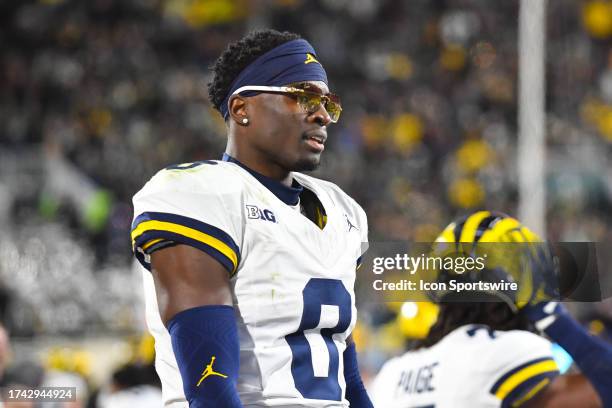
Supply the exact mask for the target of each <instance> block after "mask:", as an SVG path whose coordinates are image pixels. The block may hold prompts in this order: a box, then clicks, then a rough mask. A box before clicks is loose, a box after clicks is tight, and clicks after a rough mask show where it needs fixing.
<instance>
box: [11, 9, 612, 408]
mask: <svg viewBox="0 0 612 408" xmlns="http://www.w3.org/2000/svg"><path fill="white" fill-rule="evenodd" d="M546 13H547V14H546V20H547V29H546V42H547V44H546V56H547V64H546V81H547V84H546V111H547V116H546V149H547V156H548V160H547V164H546V166H547V177H546V189H547V202H546V219H547V223H548V228H547V235H548V238H549V239H552V240H561V241H587V240H588V241H598V242H611V240H610V238H611V235H612V229H611V228H610V227H611V224H612V163H611V158H612V155H611V152H612V47H611V44H612V2H610V1H604V0H584V1H574V0H554V1H549V2H548V7H547V12H546ZM517 18H518V2H517V1H504V2H492V1H485V0H435V1H426V0H415V1H409V2H408V1H393V0H380V1H376V0H317V1H308V2H307V1H305V0H276V1H263V0H242V1H240V0H238V1H230V0H124V1H118V0H93V1H89V2H80V1H69V0H40V1H20V2H2V3H1V4H0V45H1V50H0V225H2V227H1V231H2V234H0V292H1V293H0V320H1V322H2V324H3V325H4V326H5V327H6V329H7V331H8V333H9V334H10V346H9V341H8V340H7V339H4V336H0V372H3V377H4V382H5V383H6V382H7V381H13V382H17V383H23V384H26V385H36V384H40V382H41V381H44V382H45V383H46V384H59V383H62V384H64V383H66V384H68V383H69V384H79V387H81V388H87V387H88V388H89V392H94V391H95V390H96V389H98V388H99V387H102V390H103V391H102V392H103V393H104V392H107V391H108V389H109V384H111V383H113V382H114V384H115V386H129V385H133V384H129V383H130V381H128V380H126V378H136V377H137V378H138V379H139V380H137V381H136V382H138V381H140V382H142V383H154V379H152V378H151V377H150V371H148V370H147V364H149V363H150V362H151V359H152V356H153V354H152V343H151V339H150V338H148V337H146V336H145V335H144V333H145V330H146V329H145V325H144V321H143V310H142V296H141V283H140V276H139V275H138V272H137V271H135V270H134V269H133V265H132V258H131V253H130V242H129V230H130V222H131V217H132V209H131V196H132V195H133V194H134V192H135V191H137V190H138V189H139V188H140V187H141V186H142V184H143V183H144V182H145V181H146V180H147V179H148V178H150V177H151V176H152V175H153V174H154V173H155V172H156V171H157V170H158V169H160V168H163V167H165V166H167V165H170V164H174V163H180V162H189V161H194V160H201V159H208V158H218V157H220V155H221V153H222V151H223V148H224V146H225V129H224V124H223V122H222V121H221V118H220V117H219V115H218V114H217V113H216V112H215V111H214V110H213V109H212V107H211V106H210V104H209V103H208V101H207V97H206V87H205V84H206V83H207V82H208V80H209V75H210V74H209V72H208V70H207V67H208V66H209V65H210V64H211V63H212V61H213V60H214V58H216V57H217V56H218V55H219V53H220V52H221V51H222V50H223V49H224V47H225V45H226V44H227V43H228V42H230V41H233V40H235V39H238V38H240V37H241V36H242V35H243V34H244V33H246V32H247V31H249V30H251V29H254V28H261V27H271V28H276V29H279V30H290V31H295V32H298V33H300V34H302V35H303V36H305V37H306V38H307V39H309V40H310V41H312V43H313V44H314V45H315V47H316V49H317V51H318V56H319V57H320V58H319V59H320V60H321V61H322V62H323V63H324V65H325V67H326V69H327V71H328V76H329V78H330V88H331V89H332V90H334V91H336V92H337V93H338V94H340V95H341V97H342V100H343V106H344V112H343V116H342V118H341V120H340V122H339V123H338V125H335V126H333V127H332V128H331V129H330V138H329V140H328V146H326V147H327V149H326V153H325V155H324V164H323V166H322V167H321V169H320V170H319V171H318V172H317V175H318V176H320V177H322V178H326V179H329V180H332V181H334V182H335V183H337V184H339V185H340V186H341V187H342V188H343V189H344V190H345V191H347V192H348V193H349V194H350V195H351V196H353V197H354V198H355V199H356V200H357V201H358V202H359V203H360V204H361V205H362V206H363V207H364V208H365V210H366V212H367V213H368V216H369V222H370V240H372V241H376V240H393V239H400V240H414V241H421V242H425V241H428V240H431V239H433V238H434V237H435V235H436V234H437V233H438V232H439V231H440V230H441V228H442V227H443V226H444V225H445V224H447V223H448V222H449V221H450V220H451V219H452V218H453V217H455V216H457V215H459V214H463V213H465V212H467V211H469V210H472V209H476V208H488V209H496V210H500V211H504V212H507V213H510V214H516V210H517V203H518V198H519V197H518V193H517V168H516V166H517V164H516V163H517V160H516V159H517V157H516V146H517V77H518V72H517V68H518V55H517V35H518V33H517V29H518V27H517ZM405 310H410V312H409V313H411V314H414V313H416V311H415V310H416V309H415V308H414V305H412V306H411V307H410V308H408V309H406V308H405ZM574 312H575V314H576V316H577V317H578V318H580V319H581V320H582V321H583V322H584V323H585V324H590V327H591V329H592V330H593V331H595V332H597V333H600V334H601V335H603V336H606V335H607V334H606V332H607V331H608V332H609V327H610V326H609V325H608V322H609V321H610V319H611V318H612V306H611V305H610V303H609V302H607V304H606V303H601V304H590V305H581V306H580V307H576V308H575V309H574ZM393 316H394V315H393V312H392V311H389V310H387V309H386V308H376V307H372V308H364V309H363V310H362V311H361V315H360V317H361V322H360V326H359V327H358V331H357V333H356V334H357V338H358V341H359V342H360V349H361V350H363V351H362V353H361V357H362V362H361V367H362V369H363V371H364V376H365V377H366V379H367V377H368V376H369V375H371V374H373V373H375V372H376V370H377V368H378V367H379V366H380V364H381V363H382V362H383V361H384V359H385V358H386V357H388V356H389V355H391V354H394V353H395V354H397V353H399V352H400V351H401V349H402V347H403V342H402V340H401V339H402V336H400V335H399V333H400V332H401V331H400V329H399V326H398V325H397V324H395V323H396V322H395V320H393ZM607 328H608V329H607ZM0 334H1V333H0ZM127 363H130V364H131V365H130V366H128V367H124V368H123V369H122V370H120V371H117V370H118V369H119V368H120V367H121V366H122V365H123V364H127ZM130 370H132V371H130ZM67 372H71V373H73V374H71V375H67V374H65V373H67ZM126 372H127V373H128V374H127V376H126ZM113 373H114V375H113ZM83 380H84V381H86V384H87V385H86V384H85V383H82V382H81V381H83ZM62 381H63V382H62ZM126 384H127V385H126ZM91 406H94V405H91ZM107 406H108V405H107ZM115 406H119V405H115Z"/></svg>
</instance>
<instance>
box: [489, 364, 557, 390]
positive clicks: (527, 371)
mask: <svg viewBox="0 0 612 408" xmlns="http://www.w3.org/2000/svg"><path fill="white" fill-rule="evenodd" d="M550 371H559V368H558V367H557V364H556V363H555V362H554V361H553V360H545V361H540V362H539V363H535V364H532V365H530V366H527V367H525V368H523V369H522V370H519V371H517V372H516V373H514V374H513V375H511V376H510V377H508V379H507V380H506V381H504V382H503V383H502V385H500V386H499V388H498V389H497V392H496V393H495V396H496V397H497V398H499V399H500V400H503V399H504V398H506V396H507V395H508V394H510V393H511V392H512V391H513V390H514V389H515V388H516V387H518V386H519V385H521V384H522V383H524V382H525V381H527V380H529V379H530V378H532V377H535V376H536V375H540V374H543V373H546V372H550Z"/></svg>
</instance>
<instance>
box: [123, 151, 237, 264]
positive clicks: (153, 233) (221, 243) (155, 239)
mask: <svg viewBox="0 0 612 408" xmlns="http://www.w3.org/2000/svg"><path fill="white" fill-rule="evenodd" d="M242 187H243V185H242V179H241V178H240V177H239V176H237V174H236V169H235V168H234V167H233V166H231V165H229V166H228V163H225V162H216V161H205V162H196V163H186V164H182V165H178V166H170V167H167V168H166V169H164V170H161V171H159V172H158V173H157V174H156V175H155V176H153V178H151V180H149V182H148V183H147V184H146V185H145V186H144V187H143V188H142V189H141V190H140V191H139V192H138V193H136V195H135V196H134V199H133V203H134V221H133V223H132V232H131V237H132V248H133V251H134V254H135V255H136V257H137V259H138V260H139V261H140V262H141V263H142V264H143V265H144V266H145V267H146V268H150V257H149V255H150V254H151V253H152V252H154V251H156V250H158V249H161V248H163V247H165V246H168V245H173V244H177V243H178V244H184V245H190V246H193V247H195V248H198V249H200V250H202V251H204V252H206V253H208V254H209V255H211V256H213V257H214V258H215V259H217V260H218V261H219V262H220V263H221V264H222V265H223V266H224V267H225V268H226V269H227V270H228V271H229V272H230V273H232V274H233V273H235V272H236V270H237V268H238V264H239V261H240V248H239V247H240V244H241V241H242V211H241V193H242Z"/></svg>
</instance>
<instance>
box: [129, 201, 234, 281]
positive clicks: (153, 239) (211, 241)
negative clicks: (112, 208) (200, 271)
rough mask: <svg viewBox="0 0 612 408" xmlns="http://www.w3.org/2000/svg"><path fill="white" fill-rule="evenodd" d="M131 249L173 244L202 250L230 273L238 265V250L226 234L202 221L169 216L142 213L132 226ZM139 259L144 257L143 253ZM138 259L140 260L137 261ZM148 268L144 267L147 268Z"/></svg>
mask: <svg viewBox="0 0 612 408" xmlns="http://www.w3.org/2000/svg"><path fill="white" fill-rule="evenodd" d="M131 235H132V247H133V250H134V253H136V254H137V258H140V257H139V256H138V252H139V251H138V249H139V248H140V249H144V250H145V252H146V250H147V249H148V248H150V247H152V246H153V245H154V244H156V243H157V242H163V241H174V242H177V243H182V244H186V245H190V246H193V247H196V248H198V249H201V250H203V251H204V252H206V253H208V254H209V255H211V256H213V257H214V258H215V259H217V260H219V262H221V263H222V264H223V266H225V267H226V268H227V269H228V270H229V271H230V273H234V272H235V271H236V269H237V267H238V264H239V262H240V249H239V248H238V245H236V243H235V242H234V240H233V239H232V237H230V236H229V235H228V234H227V233H226V232H225V231H223V230H221V229H219V228H217V227H215V226H213V225H210V224H207V223H204V222H202V221H199V220H196V219H193V218H190V217H185V216H181V215H177V214H171V213H161V212H145V213H142V214H140V215H139V216H138V217H136V219H135V220H134V222H133V223H132V234H131ZM142 258H143V259H144V258H145V256H144V254H143V256H142ZM139 260H140V259H139ZM146 266H147V265H145V267H146Z"/></svg>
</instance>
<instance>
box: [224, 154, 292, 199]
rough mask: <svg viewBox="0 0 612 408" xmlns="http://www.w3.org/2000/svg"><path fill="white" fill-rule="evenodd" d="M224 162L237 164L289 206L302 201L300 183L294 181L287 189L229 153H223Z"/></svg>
mask: <svg viewBox="0 0 612 408" xmlns="http://www.w3.org/2000/svg"><path fill="white" fill-rule="evenodd" d="M222 160H223V161H226V162H231V163H236V164H237V165H239V166H240V167H242V168H243V169H245V170H246V171H248V172H249V173H251V175H252V176H253V177H255V178H256V179H257V180H258V181H259V182H260V183H261V184H263V185H264V186H265V187H266V188H267V189H268V190H270V191H271V192H272V194H274V195H275V196H276V197H278V199H279V200H281V201H282V202H284V203H285V204H287V205H296V204H297V203H298V201H299V199H300V194H301V193H302V190H304V187H302V185H301V184H300V183H298V182H297V181H296V180H295V179H293V183H292V185H291V187H287V186H286V185H284V184H283V183H281V182H280V181H277V180H274V179H271V178H270V177H266V176H264V175H263V174H259V173H258V172H256V171H255V170H251V169H250V168H248V167H247V166H245V165H244V164H242V163H240V162H239V161H238V160H236V159H234V158H233V157H232V156H230V155H229V154H227V153H223V159H222Z"/></svg>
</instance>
